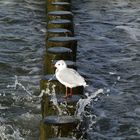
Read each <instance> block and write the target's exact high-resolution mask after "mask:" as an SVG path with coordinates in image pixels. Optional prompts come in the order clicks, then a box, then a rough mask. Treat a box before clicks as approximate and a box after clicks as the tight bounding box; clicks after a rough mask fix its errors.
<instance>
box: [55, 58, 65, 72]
mask: <svg viewBox="0 0 140 140" xmlns="http://www.w3.org/2000/svg"><path fill="white" fill-rule="evenodd" d="M54 66H55V67H56V68H57V70H63V69H65V68H66V67H67V64H66V62H65V61H64V60H59V61H57V62H56V63H55V65H54Z"/></svg>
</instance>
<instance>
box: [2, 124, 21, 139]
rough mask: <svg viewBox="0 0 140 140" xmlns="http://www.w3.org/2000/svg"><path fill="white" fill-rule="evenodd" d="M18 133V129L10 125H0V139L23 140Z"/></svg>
mask: <svg viewBox="0 0 140 140" xmlns="http://www.w3.org/2000/svg"><path fill="white" fill-rule="evenodd" d="M9 133H10V134H9ZM20 135H21V134H20V132H19V130H18V129H14V128H13V127H12V126H11V125H1V126H0V139H1V140H24V139H23V138H22V137H21V136H20Z"/></svg>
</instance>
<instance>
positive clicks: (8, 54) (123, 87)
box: [0, 0, 140, 140]
mask: <svg viewBox="0 0 140 140" xmlns="http://www.w3.org/2000/svg"><path fill="white" fill-rule="evenodd" d="M72 5H73V13H74V17H75V19H74V23H75V27H76V28H75V33H76V35H77V36H78V38H80V40H79V41H78V57H77V66H78V71H79V72H80V73H81V74H82V75H83V76H84V77H85V78H86V79H87V82H88V85H90V86H89V87H87V91H86V92H87V93H88V94H89V96H90V95H91V96H92V93H94V91H97V90H98V89H104V91H105V92H104V94H103V96H101V97H99V98H98V100H95V99H94V98H93V100H92V99H91V100H90V103H89V104H88V105H87V106H86V112H85V114H83V115H84V118H85V126H84V127H85V128H88V131H85V136H83V137H86V138H87V139H88V140H93V139H95V140H139V139H140V106H139V105H140V95H139V92H140V86H139V85H140V58H139V56H140V48H139V43H140V16H139V15H140V9H139V7H140V1H139V0H100V1H99V0H77V1H72ZM45 26H46V22H45V7H44V1H43V0H42V1H39V0H35V1H33V0H28V1H27V0H1V1H0V29H1V30H0V77H1V78H0V112H1V114H0V137H1V139H2V140H3V139H8V140H9V139H10V140H12V139H13V140H22V139H24V140H38V136H39V131H38V125H39V122H40V120H41V114H40V98H39V97H37V96H36V95H38V93H39V80H40V79H41V75H42V58H43V50H44V38H45ZM15 75H17V79H18V82H19V83H21V84H22V85H23V86H24V87H25V89H26V90H24V89H23V88H22V87H21V86H17V87H16V88H14V87H7V86H8V85H14V83H15ZM27 91H28V92H29V93H31V94H33V96H32V97H31V96H30V94H28V93H27ZM86 118H87V119H86ZM86 120H87V121H86Z"/></svg>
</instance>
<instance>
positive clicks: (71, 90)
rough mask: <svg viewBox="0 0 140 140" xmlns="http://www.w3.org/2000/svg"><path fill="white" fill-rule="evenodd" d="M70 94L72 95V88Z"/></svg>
mask: <svg viewBox="0 0 140 140" xmlns="http://www.w3.org/2000/svg"><path fill="white" fill-rule="evenodd" d="M70 96H72V88H70Z"/></svg>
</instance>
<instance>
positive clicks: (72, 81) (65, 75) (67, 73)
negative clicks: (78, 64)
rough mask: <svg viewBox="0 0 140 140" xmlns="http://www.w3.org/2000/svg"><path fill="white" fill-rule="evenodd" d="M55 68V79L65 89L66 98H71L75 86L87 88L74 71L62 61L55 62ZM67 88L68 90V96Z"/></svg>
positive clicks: (83, 80)
mask: <svg viewBox="0 0 140 140" xmlns="http://www.w3.org/2000/svg"><path fill="white" fill-rule="evenodd" d="M55 67H56V71H55V75H56V79H57V80H58V81H59V82H60V83H61V84H63V85H64V86H65V87H66V93H65V97H66V98H67V97H69V96H70V97H71V96H72V88H74V87H77V86H84V87H85V86H87V84H86V82H85V79H84V78H83V77H82V76H81V75H80V74H79V73H78V72H77V71H76V70H74V69H72V68H68V67H67V64H66V62H65V61H64V60H59V61H57V62H56V63H55ZM68 87H69V88H70V93H69V94H68Z"/></svg>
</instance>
